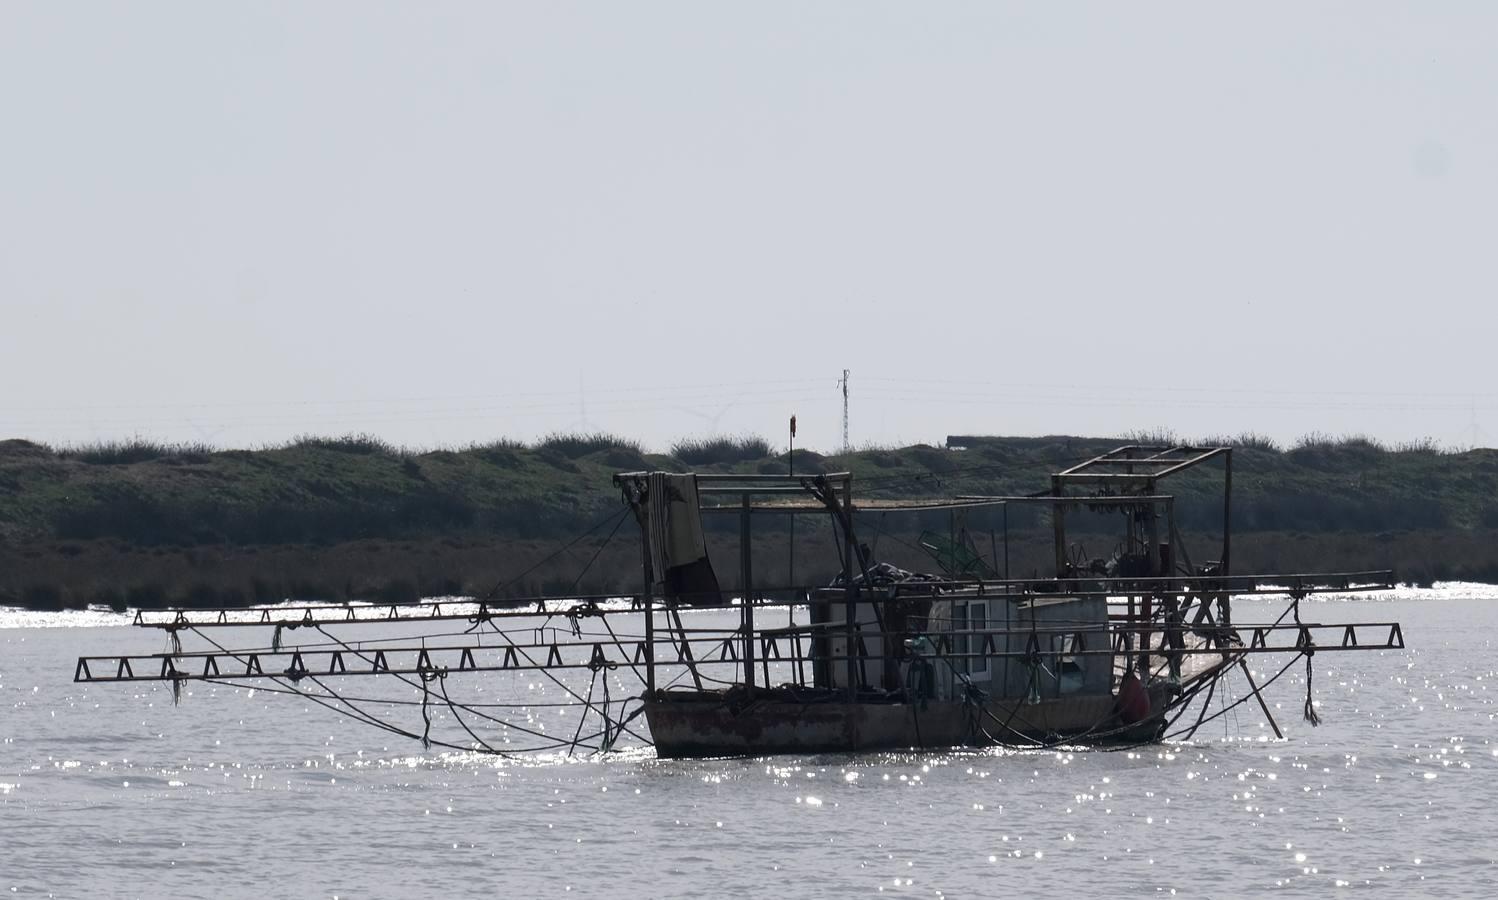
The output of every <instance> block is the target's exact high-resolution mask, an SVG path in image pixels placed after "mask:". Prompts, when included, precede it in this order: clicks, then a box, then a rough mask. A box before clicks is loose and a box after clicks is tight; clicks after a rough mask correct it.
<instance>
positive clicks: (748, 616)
mask: <svg viewBox="0 0 1498 900" xmlns="http://www.w3.org/2000/svg"><path fill="white" fill-rule="evenodd" d="M741 502H742V506H741V508H740V512H739V565H740V566H742V567H743V577H742V578H741V579H740V582H741V584H742V586H743V587H742V591H741V593H742V594H743V597H742V598H741V599H740V600H739V606H740V609H741V611H742V612H743V631H744V686H745V687H748V688H750V689H753V687H754V584H753V577H752V575H751V573H750V564H751V557H750V553H749V495H748V494H747V493H746V494H744V495H743V496H742V498H741ZM768 686H769V685H766V687H768Z"/></svg>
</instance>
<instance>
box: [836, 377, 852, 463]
mask: <svg viewBox="0 0 1498 900" xmlns="http://www.w3.org/2000/svg"><path fill="white" fill-rule="evenodd" d="M838 384H839V385H841V386H842V389H843V453H844V454H845V455H846V454H848V453H852V452H853V446H852V445H851V444H850V443H849V442H848V370H847V369H844V370H843V377H842V379H841V380H840V381H838Z"/></svg>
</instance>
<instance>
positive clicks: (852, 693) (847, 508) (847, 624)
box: [842, 477, 858, 703]
mask: <svg viewBox="0 0 1498 900" xmlns="http://www.w3.org/2000/svg"><path fill="white" fill-rule="evenodd" d="M842 519H843V548H844V552H843V587H844V590H845V592H846V595H847V598H846V608H845V612H844V613H843V643H844V645H845V646H844V648H843V649H844V650H845V652H846V653H847V655H848V672H847V674H848V702H849V703H854V702H856V701H857V700H858V676H857V673H858V668H857V660H856V659H855V658H854V654H853V646H854V640H853V633H854V620H855V617H856V616H857V613H858V588H856V587H855V586H854V585H853V554H854V552H855V549H856V548H854V546H853V479H852V478H851V477H849V478H845V479H844V480H843V515H842Z"/></svg>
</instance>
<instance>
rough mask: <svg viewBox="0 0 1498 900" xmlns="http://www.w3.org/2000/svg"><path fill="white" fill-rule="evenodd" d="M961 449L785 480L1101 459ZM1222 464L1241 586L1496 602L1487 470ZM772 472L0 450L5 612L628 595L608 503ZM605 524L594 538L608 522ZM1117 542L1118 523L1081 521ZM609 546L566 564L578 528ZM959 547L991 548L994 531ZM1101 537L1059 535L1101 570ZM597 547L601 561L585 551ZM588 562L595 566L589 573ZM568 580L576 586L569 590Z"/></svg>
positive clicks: (1211, 532)
mask: <svg viewBox="0 0 1498 900" xmlns="http://www.w3.org/2000/svg"><path fill="white" fill-rule="evenodd" d="M968 443H969V446H968V449H966V450H961V451H956V450H947V449H938V448H935V447H929V446H914V447H906V448H901V449H884V448H871V449H866V450H862V451H859V452H856V453H853V454H850V455H848V456H846V457H840V456H832V457H822V456H819V455H817V454H815V453H809V452H803V451H797V454H796V471H797V472H813V471H818V470H824V471H833V470H843V469H847V470H851V471H852V472H854V474H855V476H856V479H857V481H856V484H860V485H862V486H863V488H865V489H866V491H865V492H866V493H867V494H869V495H872V496H882V497H917V496H932V495H941V494H952V493H995V494H997V493H1028V492H1032V491H1035V490H1040V489H1043V488H1045V487H1046V485H1047V483H1048V482H1047V479H1046V477H1045V476H1046V475H1047V474H1048V473H1049V472H1051V471H1053V470H1055V469H1057V468H1061V467H1064V466H1066V465H1068V464H1070V463H1072V462H1074V461H1076V460H1079V459H1081V458H1085V457H1087V456H1090V455H1093V454H1096V453H1099V452H1102V451H1104V450H1107V449H1109V448H1111V447H1112V446H1114V445H1115V444H1116V443H1118V442H1117V441H1116V440H1114V439H1099V438H1078V437H1044V438H986V439H983V440H981V441H978V440H974V441H969V442H968ZM1234 443H1236V444H1238V449H1237V450H1236V451H1235V454H1234V499H1233V519H1234V529H1235V544H1234V547H1235V556H1234V560H1235V564H1234V568H1235V569H1236V570H1238V571H1249V570H1259V571H1267V570H1273V571H1291V570H1301V571H1304V570H1314V569H1322V570H1325V569H1353V568H1373V567H1394V568H1396V569H1397V570H1398V571H1399V573H1400V575H1401V576H1402V577H1404V578H1406V579H1409V580H1415V581H1422V582H1424V581H1430V580H1435V579H1442V578H1470V579H1476V580H1489V581H1498V543H1495V541H1494V538H1495V537H1498V451H1492V450H1471V451H1467V452H1462V453H1451V452H1442V451H1440V450H1439V449H1437V448H1434V447H1432V446H1429V445H1416V446H1410V447H1402V448H1385V447H1382V446H1379V445H1378V444H1376V443H1374V442H1371V441H1368V440H1365V439H1361V438H1349V439H1336V440H1333V439H1326V438H1321V437H1311V438H1308V439H1304V440H1302V441H1301V442H1299V443H1298V444H1297V445H1296V446H1295V447H1292V448H1289V449H1280V448H1277V447H1275V446H1273V445H1272V444H1270V443H1269V442H1267V441H1263V440H1262V439H1256V438H1252V437H1251V436H1250V437H1248V438H1247V439H1239V440H1237V441H1235V442H1234ZM646 468H664V469H673V470H679V471H683V470H687V469H696V470H700V471H719V472H722V471H744V472H763V473H771V472H784V471H785V470H786V459H785V455H784V454H783V453H782V454H774V453H772V452H771V450H770V448H769V447H768V446H767V445H766V443H765V442H764V441H762V440H759V439H753V438H751V439H724V440H716V441H696V442H683V443H681V444H678V445H677V446H675V447H673V448H672V450H671V452H670V453H667V454H647V453H644V452H642V451H641V448H640V447H639V445H637V444H635V443H633V442H631V441H628V440H624V439H619V438H615V437H610V436H606V435H591V436H578V435H569V436H556V437H552V438H549V439H547V440H544V441H541V442H540V443H538V444H536V445H534V446H525V445H522V444H519V443H515V442H509V441H500V442H496V443H492V444H486V445H475V446H471V447H467V448H463V449H458V450H434V451H426V452H415V451H408V450H404V449H401V448H396V447H391V446H389V445H387V444H385V443H383V442H381V441H379V440H377V439H372V438H367V437H351V438H332V439H328V438H306V439H299V440H296V441H293V442H291V443H288V444H286V445H283V446H277V447H268V448H264V449H259V450H215V449H212V448H206V447H193V446H159V445H154V444H150V443H147V442H139V441H136V442H127V443H123V444H108V445H99V446H93V447H84V448H60V449H58V448H49V447H45V446H41V445H37V444H31V443H28V442H24V441H5V442H0V604H13V603H22V604H25V605H29V606H34V607H43V608H46V607H53V608H55V607H65V606H81V605H85V604H89V603H107V604H112V605H115V606H120V605H130V606H156V605H162V604H189V605H200V606H206V605H233V604H239V603H250V602H272V601H277V600H282V599H286V598H297V599H321V600H342V599H387V600H411V599H415V598H417V597H419V596H423V595H434V594H451V593H462V594H475V595H488V594H490V593H491V591H492V592H494V593H495V595H497V596H517V595H525V594H534V593H539V592H549V591H556V590H566V589H573V588H575V589H578V590H585V591H621V590H631V589H633V588H634V587H635V585H636V582H637V581H638V577H639V549H638V544H637V541H636V534H635V526H634V524H633V522H632V521H629V520H625V521H623V522H622V524H620V525H619V527H618V529H617V532H614V540H612V541H610V542H607V544H606V545H605V540H604V539H605V537H607V535H608V534H610V533H611V530H612V529H613V528H614V524H615V523H614V522H613V521H611V520H610V519H609V517H610V516H612V515H614V514H615V513H617V512H618V511H619V510H621V508H622V507H621V506H620V504H619V500H618V498H617V496H616V495H615V493H614V491H613V489H612V486H611V484H610V481H609V477H610V475H611V474H612V473H614V472H616V471H620V470H628V469H646ZM1218 477H1219V473H1218V472H1216V471H1211V472H1201V473H1192V474H1189V475H1188V476H1185V477H1183V478H1180V479H1176V480H1174V483H1173V484H1172V485H1171V490H1172V492H1173V493H1175V494H1176V495H1177V496H1178V497H1179V498H1180V499H1179V502H1178V515H1179V516H1180V519H1181V523H1182V527H1183V530H1184V531H1185V532H1186V534H1187V544H1188V547H1190V548H1191V550H1192V553H1193V555H1194V556H1196V557H1197V558H1199V559H1205V558H1212V557H1214V556H1215V542H1216V541H1217V540H1219V538H1218V537H1217V534H1216V532H1217V530H1218V529H1219V528H1220V521H1221V507H1220V505H1219V500H1218V494H1217V492H1218V490H1219V482H1218V481H1217V480H1216V479H1217V478H1218ZM764 521H765V524H764V525H763V526H762V525H761V524H760V522H759V521H758V520H757V521H756V528H757V529H761V528H762V529H763V531H762V533H761V534H760V536H759V538H758V539H757V540H756V545H755V547H754V548H753V558H754V560H755V569H756V574H755V579H756V584H758V585H779V584H784V583H786V580H787V578H788V577H789V569H790V565H791V560H790V556H789V547H790V542H789V539H788V535H787V534H786V532H785V531H784V526H783V524H780V523H774V522H771V521H770V520H764ZM709 522H710V528H711V529H712V534H711V539H712V543H713V548H714V549H713V553H714V559H715V560H716V561H717V566H718V569H719V574H720V577H722V579H723V581H724V582H725V584H726V585H732V584H733V583H734V582H735V581H736V580H737V574H736V570H737V560H738V558H739V557H738V548H737V538H736V534H735V532H734V529H735V528H736V521H735V520H734V519H733V517H723V518H721V519H718V518H717V517H710V519H709ZM600 523H602V524H600ZM950 524H951V523H950V521H949V519H948V518H947V517H946V516H945V514H936V515H928V516H925V517H924V518H921V519H918V520H916V519H913V518H910V517H906V518H903V519H902V518H901V517H894V516H890V517H883V516H876V515H870V516H868V517H865V521H864V523H863V526H862V527H863V532H864V533H863V535H862V537H863V539H864V540H865V541H867V542H870V543H873V544H875V546H876V549H877V552H878V556H879V557H880V558H882V559H887V560H888V561H890V562H894V563H896V564H899V565H904V566H907V567H915V568H922V569H927V570H930V569H932V568H933V566H934V564H933V563H932V561H931V560H930V559H929V558H926V557H924V556H923V555H921V554H920V553H919V552H918V551H917V550H916V549H915V548H913V547H912V544H913V539H914V537H915V535H916V534H918V533H919V532H920V530H921V529H922V528H932V529H935V530H938V531H946V530H947V528H948V527H949V525H950ZM1095 524H1096V525H1097V526H1099V528H1107V529H1114V528H1115V527H1116V523H1115V522H1098V523H1095ZM593 525H599V526H600V527H599V528H598V529H597V530H596V531H595V532H593V533H592V534H591V535H590V536H589V537H587V538H585V539H583V540H581V541H578V542H577V543H575V544H573V545H572V546H571V547H569V548H568V549H567V550H565V551H563V552H561V553H559V554H558V553H557V550H558V548H559V547H561V546H562V545H564V544H566V543H567V541H568V540H570V539H571V538H573V537H575V536H576V535H578V534H580V533H582V532H584V531H586V530H587V529H588V528H589V527H590V526H593ZM967 525H968V527H969V529H970V530H971V531H972V532H973V533H974V534H976V535H979V538H978V544H979V545H980V547H985V549H986V547H987V546H990V545H989V544H988V541H989V538H988V535H989V533H990V530H993V531H994V532H996V533H997V530H998V528H999V525H998V518H997V516H996V515H973V516H970V517H969V519H968V522H967ZM1010 526H1011V548H1010V558H1011V567H1012V570H1013V571H1014V572H1015V573H1016V574H1019V573H1028V572H1031V571H1040V572H1044V571H1045V569H1046V565H1047V562H1046V561H1047V559H1048V555H1049V553H1050V547H1049V542H1048V536H1047V534H1046V533H1045V531H1044V526H1045V522H1044V518H1043V516H1042V515H1040V514H1037V513H1035V512H1033V511H1032V512H1026V511H1021V510H1019V509H1015V510H1013V511H1012V512H1011V518H1010ZM1107 533H1108V532H1106V531H1104V530H1097V531H1093V532H1088V531H1086V530H1085V524H1083V523H1078V530H1077V532H1076V534H1075V535H1074V536H1075V537H1076V538H1077V539H1078V540H1079V541H1080V542H1081V543H1082V544H1083V545H1084V546H1085V547H1086V548H1087V550H1088V551H1090V552H1091V553H1092V554H1093V555H1105V554H1106V553H1107V552H1108V551H1109V550H1111V544H1109V543H1108V541H1109V538H1107V537H1106V534H1107ZM796 546H797V548H796V551H795V553H796V558H795V571H796V580H797V581H808V580H820V579H823V578H826V577H830V575H831V573H832V571H833V570H834V569H835V567H836V552H835V549H834V548H833V546H832V543H831V540H830V532H829V531H828V529H827V527H826V524H825V523H824V522H822V521H821V517H802V519H801V521H800V522H798V524H797V545H796ZM600 548H601V549H600ZM590 560H591V563H590ZM579 576H580V577H579Z"/></svg>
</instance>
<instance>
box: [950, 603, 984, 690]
mask: <svg viewBox="0 0 1498 900" xmlns="http://www.w3.org/2000/svg"><path fill="white" fill-rule="evenodd" d="M952 606H953V612H952V638H953V640H952V647H953V649H954V650H956V652H957V654H958V659H957V660H955V662H956V666H955V667H954V668H956V669H957V671H959V672H963V673H965V674H968V675H972V676H975V677H980V678H986V677H988V656H987V654H986V653H985V647H986V640H985V638H986V635H984V634H983V632H984V631H986V630H987V629H988V601H987V600H978V601H973V602H970V603H954V604H952ZM967 653H982V654H984V655H982V656H964V655H962V654H967Z"/></svg>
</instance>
